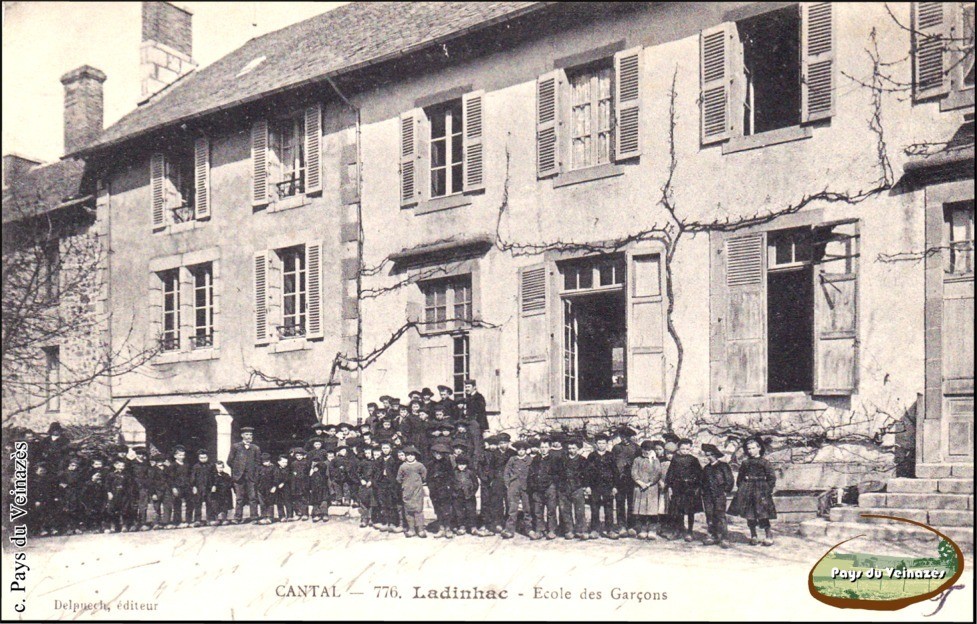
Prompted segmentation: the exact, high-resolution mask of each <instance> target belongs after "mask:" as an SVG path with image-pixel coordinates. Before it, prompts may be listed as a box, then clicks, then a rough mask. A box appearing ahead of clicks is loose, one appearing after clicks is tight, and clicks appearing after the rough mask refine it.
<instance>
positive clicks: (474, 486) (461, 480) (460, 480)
mask: <svg viewBox="0 0 977 624" xmlns="http://www.w3.org/2000/svg"><path fill="white" fill-rule="evenodd" d="M477 491H478V476H477V475H476V474H475V473H474V472H473V471H471V470H457V469H455V471H454V482H453V484H452V491H451V494H452V496H454V497H455V498H466V499H467V498H474V497H475V492H477Z"/></svg>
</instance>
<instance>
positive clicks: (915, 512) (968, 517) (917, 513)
mask: <svg viewBox="0 0 977 624" xmlns="http://www.w3.org/2000/svg"><path fill="white" fill-rule="evenodd" d="M862 514H878V515H883V516H897V517H899V518H906V519H907V520H915V521H916V522H922V523H923V524H928V525H930V526H948V527H972V526H974V514H973V512H972V511H969V510H967V511H960V510H951V509H932V510H926V509H899V508H892V507H833V508H832V509H831V515H830V517H831V521H832V522H863V523H868V524H893V521H892V520H886V519H884V518H863V517H862Z"/></svg>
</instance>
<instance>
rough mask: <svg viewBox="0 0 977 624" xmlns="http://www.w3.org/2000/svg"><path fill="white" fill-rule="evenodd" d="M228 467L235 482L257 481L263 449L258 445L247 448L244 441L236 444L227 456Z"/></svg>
mask: <svg viewBox="0 0 977 624" xmlns="http://www.w3.org/2000/svg"><path fill="white" fill-rule="evenodd" d="M227 465H228V467H229V468H230V469H231V479H232V480H234V481H235V482H237V481H252V482H253V481H256V480H257V478H258V467H259V466H260V465H261V448H260V447H259V446H258V445H257V444H251V445H250V447H248V448H245V446H244V442H243V441H242V442H235V443H234V444H233V445H231V452H230V453H228V455H227Z"/></svg>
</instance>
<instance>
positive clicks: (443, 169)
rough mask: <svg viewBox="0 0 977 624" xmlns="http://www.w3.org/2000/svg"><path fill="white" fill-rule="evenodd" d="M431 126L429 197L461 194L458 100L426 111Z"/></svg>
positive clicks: (460, 134) (461, 165)
mask: <svg viewBox="0 0 977 624" xmlns="http://www.w3.org/2000/svg"><path fill="white" fill-rule="evenodd" d="M428 120H429V122H430V126H431V197H443V196H445V195H453V194H454V193H461V192H462V190H463V189H464V179H463V175H462V174H463V168H464V165H463V162H462V160H463V152H464V145H463V138H462V123H461V122H462V109H461V100H453V101H451V102H449V103H447V104H443V105H440V106H437V107H434V108H432V109H429V110H428Z"/></svg>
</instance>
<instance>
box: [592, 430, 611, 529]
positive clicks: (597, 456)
mask: <svg viewBox="0 0 977 624" xmlns="http://www.w3.org/2000/svg"><path fill="white" fill-rule="evenodd" d="M595 442H596V444H597V450H595V451H594V452H593V453H591V454H590V456H589V457H587V464H588V472H589V477H590V483H589V487H590V539H597V538H598V537H606V538H608V539H617V533H616V532H614V531H612V530H611V529H612V527H613V525H614V511H613V510H614V496H615V495H616V494H617V489H616V488H615V487H614V480H615V478H616V470H617V469H616V468H615V466H614V456H613V455H612V454H611V452H610V450H609V449H608V448H607V443H608V440H607V435H606V434H603V433H601V434H598V435H597V438H596V440H595ZM601 510H603V511H604V521H603V523H601V521H600V512H601Z"/></svg>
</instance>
